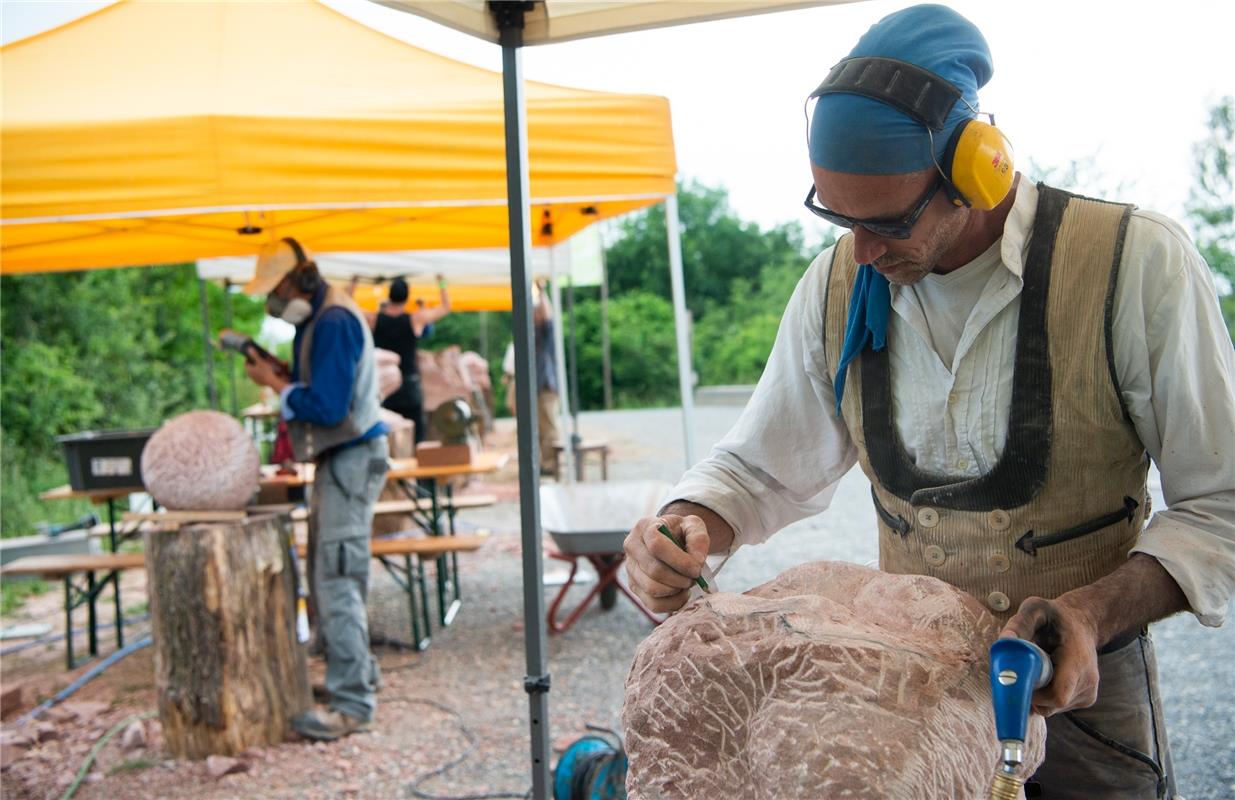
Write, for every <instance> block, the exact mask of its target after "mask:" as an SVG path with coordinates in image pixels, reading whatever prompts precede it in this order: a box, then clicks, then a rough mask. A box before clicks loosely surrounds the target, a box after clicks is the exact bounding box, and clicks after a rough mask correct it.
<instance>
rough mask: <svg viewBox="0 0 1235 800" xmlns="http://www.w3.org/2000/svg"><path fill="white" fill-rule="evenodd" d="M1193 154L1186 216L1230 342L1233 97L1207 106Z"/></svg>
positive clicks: (1233, 307)
mask: <svg viewBox="0 0 1235 800" xmlns="http://www.w3.org/2000/svg"><path fill="white" fill-rule="evenodd" d="M1193 156H1194V158H1195V159H1196V167H1195V183H1194V184H1193V187H1192V190H1191V192H1190V196H1189V198H1188V206H1187V209H1188V220H1189V221H1190V222H1191V223H1192V228H1193V230H1194V232H1195V235H1196V243H1197V248H1198V249H1199V250H1200V251H1201V255H1202V256H1204V257H1205V261H1206V262H1207V263H1208V264H1209V268H1210V269H1211V270H1213V272H1214V275H1215V276H1216V277H1217V282H1218V291H1219V294H1220V302H1221V304H1222V315H1223V317H1224V318H1225V319H1226V326H1227V330H1228V331H1229V332H1230V335H1231V340H1232V341H1233V342H1235V98H1231V97H1224V98H1222V99H1221V100H1220V101H1218V103H1217V104H1216V105H1214V107H1213V108H1211V109H1210V110H1209V136H1207V137H1206V138H1205V139H1203V140H1201V141H1200V142H1197V144H1196V145H1194V147H1193Z"/></svg>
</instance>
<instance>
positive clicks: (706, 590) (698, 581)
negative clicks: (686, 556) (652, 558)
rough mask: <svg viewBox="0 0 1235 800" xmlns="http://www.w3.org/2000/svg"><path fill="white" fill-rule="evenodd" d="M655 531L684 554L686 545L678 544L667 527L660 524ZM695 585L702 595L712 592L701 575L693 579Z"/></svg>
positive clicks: (683, 543)
mask: <svg viewBox="0 0 1235 800" xmlns="http://www.w3.org/2000/svg"><path fill="white" fill-rule="evenodd" d="M656 530H658V531H660V532H661V533H662V534H663V535H664V536H665V537H666V538H668V539H669V541H671V542H673V543H674V544H676V545H677V546H678V547H679V548H680V549H681V550H682V551H683V552H685V551H686V543H685V542H679V541H678V540H677V538H676V537H674V535H673V534H672V533H670V532H669V526H667V525H665V524H664V523H663V522H662V523H661V524H660V525H658V526H657V527H656ZM695 584H696V585H697V586H698V587H699V588H700V589H702V590H703V593H704V594H711V593H712V590H711V589H710V588H709V587H708V582H707V581H705V580H704V579H703V576H702V575H700V576H699V577H698V578H695Z"/></svg>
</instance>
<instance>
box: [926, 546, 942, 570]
mask: <svg viewBox="0 0 1235 800" xmlns="http://www.w3.org/2000/svg"><path fill="white" fill-rule="evenodd" d="M922 558H924V559H926V563H927V564H930V565H931V566H932V567H937V566H939V565H940V564H942V563H943V562H945V561H947V560H948V556H947V554H945V553H944V552H943V548H942V547H940V546H939V545H937V544H932V545H928V546H927V547H925V548H923V550H922Z"/></svg>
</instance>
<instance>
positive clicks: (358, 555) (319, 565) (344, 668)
mask: <svg viewBox="0 0 1235 800" xmlns="http://www.w3.org/2000/svg"><path fill="white" fill-rule="evenodd" d="M387 452H388V450H387V443H386V437H385V436H379V437H377V438H375V439H370V440H368V441H365V442H361V443H360V444H357V445H353V446H351V447H348V448H346V449H344V450H341V451H338V452H335V453H332V454H329V455H327V456H325V457H324V458H321V459H319V460H318V462H317V473H316V477H315V479H314V482H313V495H312V500H311V504H310V514H309V559H308V562H309V563H308V569H309V574H310V576H311V578H310V586H311V587H312V596H313V601H314V602H313V606H314V608H315V611H316V617H317V635H318V638H319V640H321V642H322V643H323V644H324V646H325V653H326V691H328V692H329V693H330V707H331V708H333V709H335V710H336V711H342V712H343V713H344V714H347V715H349V716H351V717H355V718H357V719H361V720H364V721H366V722H367V721H369V720H370V719H372V718H373V709H374V708H375V706H376V699H375V692H376V689H377V678H378V674H377V661H376V659H374V658H373V654H372V653H371V652H370V650H369V619H368V615H367V612H366V609H365V604H366V602H367V600H368V596H369V557H370V547H369V542H370V531H371V529H372V526H373V506H374V504H375V503H376V502H377V497H378V495H379V494H381V491H382V487H383V486H384V485H385V484H386V472H387V469H388V464H387V461H386V456H387Z"/></svg>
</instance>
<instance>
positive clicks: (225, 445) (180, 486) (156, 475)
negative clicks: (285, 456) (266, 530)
mask: <svg viewBox="0 0 1235 800" xmlns="http://www.w3.org/2000/svg"><path fill="white" fill-rule="evenodd" d="M259 467H260V459H259V458H258V455H257V448H256V447H254V445H253V441H252V440H251V439H250V438H249V435H248V434H247V433H245V430H244V428H243V427H242V426H241V424H240V423H239V422H237V421H236V420H235V419H233V418H232V417H229V416H228V415H227V414H221V413H219V412H217V411H190V412H189V413H187V414H181V415H180V416H178V417H174V418H172V419H169V420H168V421H167V422H165V423H163V426H162V427H161V428H159V429H158V430H157V431H155V432H154V435H153V436H151V437H150V441H149V442H147V443H146V449H145V450H143V451H142V480H143V481H144V482H145V484H146V491H148V492H150V494H151V496H153V497H154V499H155V500H157V501H158V502H159V504H160V505H162V506H163V507H164V508H167V509H169V510H172V511H230V510H238V509H242V508H244V507H245V506H246V505H248V503H249V500H250V498H252V497H253V493H254V492H256V491H257V481H258V477H259V474H260V469H259Z"/></svg>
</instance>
